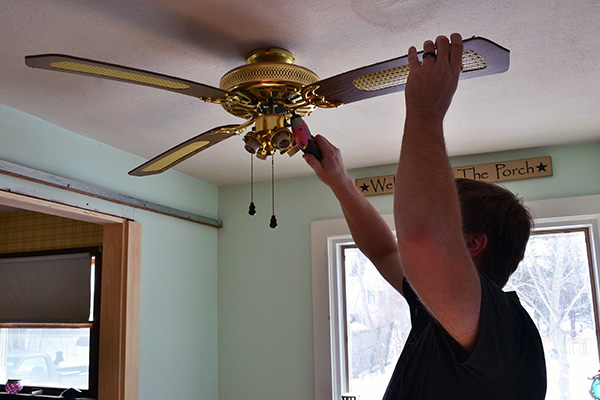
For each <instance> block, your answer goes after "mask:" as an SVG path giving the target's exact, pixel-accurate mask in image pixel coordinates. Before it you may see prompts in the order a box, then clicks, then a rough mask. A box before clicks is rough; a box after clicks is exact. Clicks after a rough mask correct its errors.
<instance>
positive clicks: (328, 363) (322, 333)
mask: <svg viewBox="0 0 600 400" xmlns="http://www.w3.org/2000/svg"><path fill="white" fill-rule="evenodd" d="M525 206H526V207H528V208H529V210H530V211H531V213H532V216H533V218H534V230H536V231H544V230H556V227H557V226H564V227H565V228H586V229H589V233H590V253H591V254H590V262H591V263H592V265H593V268H592V271H591V280H592V286H593V287H592V293H593V297H594V311H595V314H596V315H595V318H596V321H597V322H598V320H599V319H600V317H599V315H598V314H599V312H600V310H599V308H598V300H599V299H600V277H599V275H600V273H599V271H598V269H599V268H600V264H599V260H600V195H592V196H582V197H570V198H560V199H548V200H538V201H531V202H526V203H525ZM383 218H384V220H385V222H386V223H387V224H388V226H389V227H390V228H391V229H392V230H394V217H393V215H383ZM353 243H354V241H353V240H352V236H351V235H350V230H349V228H348V225H347V224H346V222H345V220H344V219H336V220H326V221H313V222H312V223H311V253H312V282H313V336H314V372H315V374H314V376H315V400H332V399H335V400H337V399H340V398H341V396H342V394H343V393H341V388H342V387H344V386H343V384H344V381H343V379H345V378H344V377H343V375H344V374H343V371H344V369H345V367H344V366H342V365H340V364H341V363H340V361H339V360H340V354H342V353H343V351H342V349H343V348H344V347H343V345H344V344H343V343H340V342H341V341H340V340H338V339H337V338H338V337H340V336H339V332H340V320H339V318H337V320H336V316H339V315H341V314H339V310H340V308H339V304H340V303H339V295H338V292H337V289H336V288H334V287H333V286H332V285H333V283H335V282H336V280H337V279H339V277H337V276H336V272H335V271H336V270H338V271H339V263H340V257H337V255H339V253H338V252H339V251H340V250H339V248H341V247H342V246H344V245H349V244H353ZM336 296H337V297H336ZM341 322H342V323H343V320H342V321H341ZM596 326H597V327H600V325H596ZM341 332H343V331H341ZM336 335H337V336H336ZM596 336H597V337H598V340H599V342H600V328H597V329H596Z"/></svg>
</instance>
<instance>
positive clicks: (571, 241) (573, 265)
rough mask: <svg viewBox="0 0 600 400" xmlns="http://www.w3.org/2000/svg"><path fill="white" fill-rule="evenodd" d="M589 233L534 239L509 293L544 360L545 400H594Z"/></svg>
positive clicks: (595, 362) (594, 342)
mask: <svg viewBox="0 0 600 400" xmlns="http://www.w3.org/2000/svg"><path fill="white" fill-rule="evenodd" d="M588 254H589V253H588V244H587V231H584V230H577V231H575V230H574V231H569V232H549V233H540V234H536V235H533V236H532V237H531V239H530V240H529V243H528V245H527V251H526V254H525V259H524V260H523V262H522V263H521V265H520V266H519V268H518V269H517V271H516V272H515V273H514V274H513V276H512V277H511V279H510V281H509V283H508V284H507V286H506V287H505V290H507V291H510V290H516V292H517V294H518V295H519V298H520V299H521V303H522V304H523V306H524V307H525V308H526V309H527V311H528V312H529V314H530V315H531V317H532V319H533V321H534V322H535V323H536V325H537V327H538V329H539V331H540V334H541V336H542V341H543V343H544V352H545V355H546V365H547V373H548V392H547V393H548V394H547V396H546V399H547V400H554V399H585V398H590V394H589V389H590V386H591V381H590V380H589V379H588V378H589V377H591V376H593V375H595V374H596V373H597V371H598V341H597V338H596V319H595V314H594V306H593V297H592V285H591V280H590V260H589V256H588Z"/></svg>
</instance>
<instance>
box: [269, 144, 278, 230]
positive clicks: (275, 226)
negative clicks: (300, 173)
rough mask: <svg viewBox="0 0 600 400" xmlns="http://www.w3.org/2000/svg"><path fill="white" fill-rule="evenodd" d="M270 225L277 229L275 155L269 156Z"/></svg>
mask: <svg viewBox="0 0 600 400" xmlns="http://www.w3.org/2000/svg"><path fill="white" fill-rule="evenodd" d="M271 211H272V215H271V223H270V224H269V226H270V227H271V228H273V229H275V228H277V217H276V216H275V155H273V156H271Z"/></svg>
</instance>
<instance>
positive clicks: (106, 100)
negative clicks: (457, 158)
mask: <svg viewBox="0 0 600 400" xmlns="http://www.w3.org/2000/svg"><path fill="white" fill-rule="evenodd" d="M598 21H600V2H599V1H598V0H572V1H564V0H560V1H559V0H528V1H523V0H497V1H480V0H467V1H460V0H457V1H441V0H400V1H398V0H371V1H365V0H342V1H340V0H304V1H301V2H300V1H286V0H277V1H274V0H264V1H257V0H246V1H233V0H203V1H193V0H178V1H172V0H145V1H142V0H127V1H123V0H104V1H71V0H27V1H22V0H3V1H2V2H1V3H0V32H1V35H2V40H1V41H0V54H1V55H2V57H1V58H0V102H2V104H4V105H6V106H8V107H11V108H14V109H17V110H20V111H23V112H25V113H28V114H31V115H33V116H35V117H38V118H41V119H43V120H45V121H48V122H50V123H52V124H55V125H58V126H61V127H63V128H65V129H68V130H70V131H72V132H75V133H77V134H80V135H84V136H88V137H90V138H93V139H95V140H98V141H100V142H103V143H106V144H108V145H110V146H114V147H116V148H119V149H122V150H125V151H127V152H130V153H133V154H137V155H139V156H141V157H143V158H144V159H149V158H152V157H154V156H155V155H157V154H159V153H161V152H163V151H164V150H166V149H168V148H171V147H172V146H174V145H177V144H179V143H181V142H183V141H185V140H187V139H189V138H191V137H193V136H196V135H198V134H199V133H201V132H204V131H206V130H208V129H210V128H213V127H216V126H220V125H225V124H233V123H238V122H242V120H239V119H237V118H236V117H233V116H231V115H230V114H228V113H226V112H225V111H224V110H223V109H222V108H221V107H220V106H218V105H215V104H209V103H204V102H202V101H200V100H196V99H194V98H191V97H189V96H182V95H178V94H174V93H172V92H167V91H163V90H157V89H152V88H147V87H142V86H137V85H131V84H126V83H119V82H114V81H107V80H103V79H98V78H90V77H81V76H75V75H72V74H63V73H58V72H52V71H45V70H40V69H31V68H28V67H26V66H25V64H24V56H25V55H29V54H41V53H63V54H69V55H73V56H78V57H83V58H89V59H95V60H99V61H104V62H109V63H114V64H120V65H126V66H129V67H133V68H139V69H144V70H149V71H154V72H159V73H162V74H166V75H171V76H175V77H180V78H184V79H187V80H192V81H196V82H200V83H204V84H208V85H211V86H215V87H218V85H219V80H220V78H221V76H222V75H223V74H224V73H225V72H227V71H229V70H230V69H233V68H235V67H237V66H239V65H242V64H243V63H244V61H245V58H244V56H245V55H246V54H247V53H248V52H250V51H251V50H253V49H255V48H258V47H266V46H279V47H283V48H286V49H288V50H290V51H291V52H292V53H294V56H295V58H296V63H297V64H299V65H302V66H304V67H307V68H309V69H311V70H313V71H314V72H316V73H317V74H318V75H319V77H320V78H321V79H323V78H327V77H329V76H333V75H337V74H339V73H341V72H345V71H347V70H351V69H355V68H358V67H361V66H363V65H368V64H372V63H375V62H379V61H383V60H386V59H389V58H393V57H398V56H401V55H404V54H406V52H407V49H408V47H409V46H410V45H416V46H417V47H419V48H420V47H421V45H422V43H423V41H424V40H425V39H434V38H435V37H436V36H437V35H438V34H450V33H452V32H460V33H462V35H463V37H465V38H466V37H470V36H473V35H476V36H483V37H487V38H489V39H491V40H493V41H495V42H497V43H499V44H500V45H502V46H504V47H506V48H508V49H510V50H511V65H510V69H509V71H508V72H506V73H504V74H500V75H492V76H487V77H481V78H476V79H471V80H465V81H461V84H460V85H459V89H458V92H457V94H456V96H455V101H454V104H453V106H452V108H451V110H450V112H449V114H448V116H447V119H446V137H447V145H448V151H449V154H450V155H464V154H473V153H483V152H490V151H498V150H509V149H516V148H526V147H533V146H543V145H557V144H566V143H579V142H586V141H597V140H600V74H599V66H600V45H599V42H598V36H599V34H600V28H599V27H598ZM403 118H404V96H403V93H402V92H401V93H397V94H392V95H387V96H381V97H378V98H375V99H370V100H364V101H361V102H356V103H352V104H348V105H346V106H343V107H341V108H339V109H333V110H330V109H318V110H316V111H315V112H314V113H313V114H312V115H311V116H310V117H308V118H307V123H308V124H309V126H310V127H311V130H312V131H313V133H321V134H323V135H325V136H326V137H328V138H329V139H330V140H331V141H333V142H334V143H335V144H336V145H338V147H340V148H341V149H342V151H343V153H344V157H345V161H346V167H347V168H349V169H350V168H359V167H366V166H374V165H382V164H392V163H395V162H396V161H397V157H398V152H399V147H400V138H401V135H402V124H403ZM249 157H250V156H249V155H248V153H246V151H245V150H244V148H243V145H242V141H241V136H240V137H234V138H230V139H228V140H226V141H224V142H222V143H220V144H217V145H216V146H214V147H212V148H210V149H207V150H206V151H203V152H201V153H199V154H198V155H196V156H194V157H193V158H191V159H189V160H187V161H184V162H183V163H181V164H179V165H178V166H177V167H176V169H178V170H180V171H182V172H184V173H187V174H189V175H193V176H195V177H198V178H199V179H202V180H205V181H207V182H209V183H212V184H215V185H219V186H220V185H229V184H235V183H241V182H247V181H248V180H249V164H250V158H249ZM142 161H143V160H142ZM136 166H137V165H131V168H134V167H136ZM255 171H256V175H257V177H256V178H255V179H268V178H269V177H270V171H271V169H270V163H265V162H258V161H257V163H255ZM123 173H124V174H126V173H127V171H123ZM309 173H310V169H309V168H308V166H306V165H305V163H304V161H303V160H302V159H301V157H300V156H298V155H297V156H295V157H293V158H289V157H287V156H277V157H276V174H277V177H279V178H282V177H291V176H299V175H307V174H309ZM136 179H152V177H145V178H136Z"/></svg>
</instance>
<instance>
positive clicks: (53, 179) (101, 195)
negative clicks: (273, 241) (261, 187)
mask: <svg viewBox="0 0 600 400" xmlns="http://www.w3.org/2000/svg"><path fill="white" fill-rule="evenodd" d="M0 173H2V174H5V175H10V176H14V177H17V178H22V179H25V180H28V181H32V182H37V183H42V184H45V185H49V186H53V187H56V188H60V189H64V190H68V191H70V192H75V193H79V194H84V195H88V196H92V197H96V198H98V199H102V200H108V201H110V202H113V203H118V204H123V205H126V206H131V207H134V208H139V209H142V210H146V211H151V212H154V213H158V214H162V215H167V216H169V217H175V218H179V219H183V220H186V221H190V222H195V223H198V224H202V225H207V226H212V227H214V228H221V227H223V221H221V220H217V219H213V218H209V217H205V216H203V215H198V214H194V213H190V212H187V211H181V210H178V209H176V208H171V207H167V206H163V205H161V204H157V203H152V202H150V201H146V200H141V199H138V198H135V197H131V196H127V195H124V194H120V193H117V192H114V191H111V190H107V189H102V188H100V187H98V186H93V185H88V184H87V183H83V182H79V181H76V180H73V179H68V178H63V177H60V176H57V175H52V174H48V173H46V172H42V171H38V170H35V169H32V168H28V167H24V166H22V165H18V164H14V163H11V162H8V161H3V160H0Z"/></svg>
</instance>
